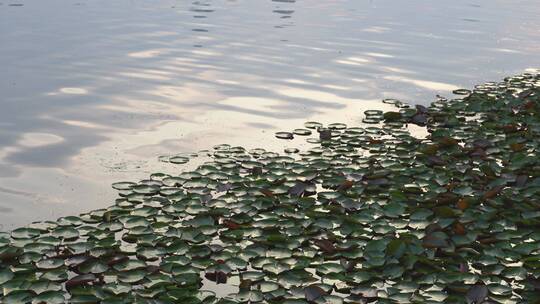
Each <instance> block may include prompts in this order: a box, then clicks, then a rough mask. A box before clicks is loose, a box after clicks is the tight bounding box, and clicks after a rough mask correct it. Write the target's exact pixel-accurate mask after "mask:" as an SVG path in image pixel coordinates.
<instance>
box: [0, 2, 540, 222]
mask: <svg viewBox="0 0 540 304" xmlns="http://www.w3.org/2000/svg"><path fill="white" fill-rule="evenodd" d="M16 4H17V3H10V2H4V4H3V5H1V6H0V44H1V45H2V47H1V48H0V65H1V66H2V71H1V72H0V91H2V98H1V99H0V103H1V106H2V111H0V126H1V129H0V175H1V179H0V186H1V188H0V222H2V223H4V225H5V226H4V228H6V227H7V228H9V227H11V225H13V224H14V223H21V222H27V221H29V220H36V219H44V218H53V217H57V216H60V215H64V214H72V213H76V212H80V211H82V210H89V209H93V208H96V207H100V206H105V205H109V204H110V200H111V199H112V198H113V192H112V191H110V190H109V189H108V186H107V185H108V184H110V183H111V182H112V181H114V180H119V179H122V180H125V179H132V180H135V179H138V178H141V177H143V176H145V174H146V172H150V171H156V170H160V169H163V170H167V169H166V168H165V167H160V165H159V163H157V161H147V159H152V158H155V157H156V156H157V155H159V154H166V153H174V152H189V151H195V150H198V149H202V148H208V147H210V146H212V145H214V144H217V143H221V142H224V141H227V142H231V143H235V142H236V143H239V144H240V143H241V144H242V145H244V146H250V145H253V146H255V145H257V146H261V145H263V146H265V145H266V147H267V148H271V147H272V143H269V142H265V143H260V142H259V141H260V138H261V135H262V134H263V133H264V132H273V131H277V130H280V129H287V128H289V127H290V126H294V125H298V124H299V123H301V122H303V121H305V120H309V119H313V118H317V119H319V120H322V121H327V122H333V121H334V120H339V121H345V122H347V121H359V120H360V118H359V116H360V113H362V109H367V108H374V107H379V104H378V103H377V100H380V99H382V98H387V97H393V98H400V99H403V100H404V101H408V102H411V103H424V104H425V103H427V102H429V101H431V97H432V96H434V95H435V94H437V93H440V94H449V91H451V90H452V89H455V88H457V87H461V86H469V87H470V86H471V85H472V84H473V83H476V82H478V81H481V80H485V79H498V78H500V77H501V75H508V74H512V73H516V72H519V71H522V70H524V69H526V68H528V67H530V66H531V65H534V63H538V62H540V61H539V59H540V55H539V54H540V52H538V51H539V49H540V45H539V44H538V41H540V40H539V39H538V38H540V37H539V36H540V34H539V33H538V31H537V29H538V25H539V24H538V23H539V21H538V19H537V18H536V16H537V15H538V13H540V12H539V10H540V9H539V8H538V6H537V5H536V2H534V1H521V2H520V4H519V5H516V4H515V3H507V2H504V1H492V2H490V3H489V4H482V5H479V4H476V3H474V1H473V2H471V1H452V2H450V1H445V2H438V3H432V2H428V1H421V0H415V1H412V2H407V3H406V4H399V5H396V4H395V2H394V1H344V0H343V1H331V2H327V1H322V2H321V1H302V2H297V1H293V0H273V1H240V0H237V1H234V0H221V1H194V2H181V1H157V2H151V3H150V2H146V1H135V0H130V1H128V0H124V1H116V2H114V3H111V2H107V1H93V2H89V1H73V2H69V1H68V2H66V1H58V0H57V1H47V2H43V1H37V0H33V1H24V2H22V3H21V5H16ZM22 4H24V5H22ZM381 107H382V105H381ZM168 170H170V169H168ZM17 193H28V194H29V195H19V194H17ZM29 210H33V211H32V212H28V211H29Z"/></svg>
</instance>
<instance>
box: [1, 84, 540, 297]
mask: <svg viewBox="0 0 540 304" xmlns="http://www.w3.org/2000/svg"><path fill="white" fill-rule="evenodd" d="M455 93H456V94H458V95H461V96H460V98H456V99H452V100H446V99H442V98H441V99H440V100H437V101H436V102H434V103H432V104H431V105H430V106H429V107H423V106H416V107H411V106H408V105H406V104H404V103H401V102H399V101H397V100H385V102H387V103H392V104H394V105H395V106H396V110H395V111H391V112H382V111H378V110H373V111H367V112H366V113H365V118H364V119H363V122H364V123H366V125H364V126H363V127H348V126H346V125H345V124H341V123H336V124H330V125H327V126H323V125H322V124H320V123H318V122H308V123H306V124H305V128H303V129H296V130H293V131H292V132H280V133H277V134H276V136H277V137H279V138H283V139H292V138H294V137H295V136H310V135H311V136H312V137H310V138H309V139H308V142H310V143H312V144H314V146H313V147H312V148H310V149H308V150H306V151H299V150H298V149H291V148H289V149H287V150H286V151H285V152H286V154H285V155H280V154H278V153H274V152H267V151H265V150H262V149H254V150H249V151H248V150H246V149H244V148H242V147H232V146H229V145H220V146H216V147H214V149H213V150H212V151H205V152H201V154H205V155H206V156H209V157H210V158H209V160H208V161H207V162H205V163H204V164H202V165H200V166H199V167H198V168H197V169H196V170H194V171H191V172H182V173H179V174H178V175H174V176H173V175H168V174H162V173H156V174H152V175H151V176H150V178H149V179H147V180H143V181H140V182H138V183H132V182H119V183H116V184H114V185H113V187H114V188H115V189H117V190H118V191H119V195H120V197H119V198H118V199H117V200H116V202H115V204H114V205H113V206H111V207H109V208H106V209H100V210H95V211H92V212H89V213H85V214H81V215H80V216H68V217H63V218H60V219H58V220H57V221H46V222H38V223H32V224H30V225H28V226H27V227H23V228H18V229H15V230H13V231H11V232H10V233H1V234H0V302H1V303H6V304H7V303H208V304H210V303H220V304H229V303H231V304H232V303H283V304H302V303H332V304H334V303H335V304H339V303H477V304H479V303H538V302H539V301H540V296H539V294H540V158H539V153H538V150H539V148H540V147H539V145H540V141H539V139H538V138H539V136H540V76H539V75H535V74H523V75H520V76H515V77H509V78H507V79H505V80H504V81H503V82H501V83H486V84H484V85H479V86H476V87H475V88H474V90H472V91H469V90H458V91H456V92H455ZM408 124H416V125H419V126H424V127H426V128H427V131H428V134H429V135H428V136H427V137H426V138H418V137H415V136H412V135H411V134H410V132H409V129H408V128H407V125H408ZM188 159H189V158H188V157H187V156H185V155H177V156H172V157H169V158H167V159H166V160H165V161H170V162H171V163H180V164H181V163H185V162H187V160H188ZM222 286H223V287H226V288H224V289H226V290H231V294H229V295H221V294H220V293H219V292H218V293H216V291H219V290H220V288H222Z"/></svg>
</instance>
